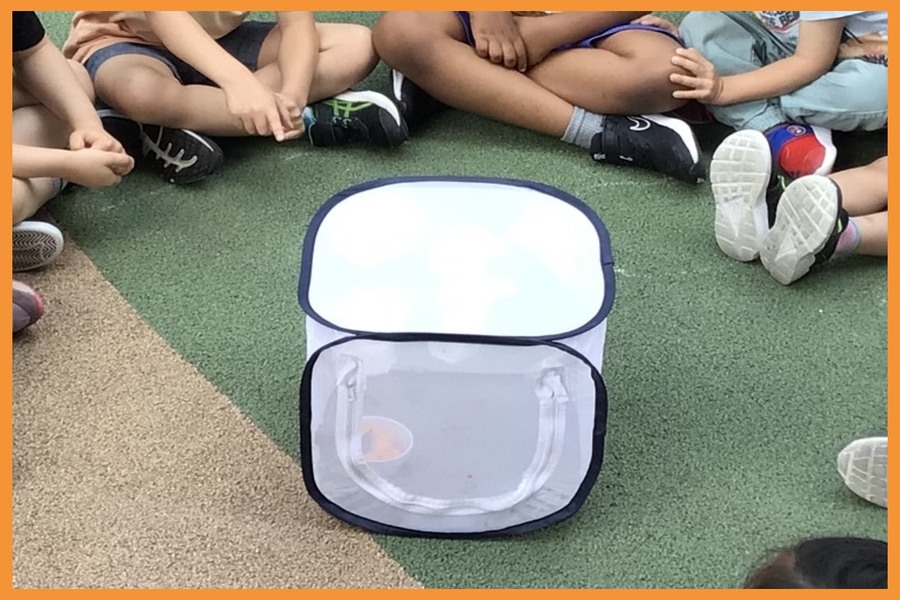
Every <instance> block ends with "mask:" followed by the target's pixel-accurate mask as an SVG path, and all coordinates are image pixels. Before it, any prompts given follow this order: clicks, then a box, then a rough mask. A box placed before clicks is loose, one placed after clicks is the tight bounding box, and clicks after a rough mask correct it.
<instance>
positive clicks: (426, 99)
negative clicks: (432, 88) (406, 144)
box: [390, 69, 450, 129]
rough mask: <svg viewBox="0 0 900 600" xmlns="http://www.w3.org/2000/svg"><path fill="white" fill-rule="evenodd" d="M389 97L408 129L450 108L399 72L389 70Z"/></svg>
mask: <svg viewBox="0 0 900 600" xmlns="http://www.w3.org/2000/svg"><path fill="white" fill-rule="evenodd" d="M390 77H391V95H392V96H393V100H394V102H395V103H396V104H397V106H398V107H400V114H401V115H403V118H404V119H406V124H407V125H408V126H409V128H410V129H413V128H415V127H418V126H419V125H421V124H422V123H424V122H425V121H427V120H428V119H429V118H431V117H432V116H433V115H435V114H437V113H439V112H443V111H445V110H448V109H449V108H450V107H449V106H447V105H446V104H444V103H443V102H441V101H440V100H438V99H437V98H434V97H432V96H430V95H429V94H428V92H426V91H425V90H423V89H422V88H420V87H419V86H418V85H416V84H415V83H413V81H412V80H411V79H409V78H408V77H406V76H405V75H404V74H403V73H401V72H400V71H397V70H396V69H391V72H390Z"/></svg>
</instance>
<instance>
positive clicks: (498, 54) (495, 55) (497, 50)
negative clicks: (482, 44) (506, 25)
mask: <svg viewBox="0 0 900 600" xmlns="http://www.w3.org/2000/svg"><path fill="white" fill-rule="evenodd" d="M488 54H489V55H490V59H491V62H492V63H494V64H495V65H502V64H503V46H502V45H501V44H500V42H498V41H497V40H492V41H491V42H490V44H489V45H488Z"/></svg>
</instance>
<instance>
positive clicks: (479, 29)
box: [469, 11, 528, 72]
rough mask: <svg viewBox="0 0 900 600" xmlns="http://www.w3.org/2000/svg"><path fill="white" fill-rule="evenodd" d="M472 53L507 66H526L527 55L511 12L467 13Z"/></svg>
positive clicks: (526, 67) (523, 69)
mask: <svg viewBox="0 0 900 600" xmlns="http://www.w3.org/2000/svg"><path fill="white" fill-rule="evenodd" d="M469 17H470V18H471V21H472V37H473V38H475V52H477V53H478V56H480V57H481V58H486V59H488V60H490V61H491V62H492V63H494V64H496V65H503V66H504V67H506V68H507V69H518V70H519V71H522V72H524V71H525V70H526V69H528V54H527V52H526V50H525V42H524V41H523V40H522V35H521V34H520V33H519V28H518V26H517V25H516V22H515V20H514V18H513V15H512V13H510V12H494V11H490V12H470V13H469Z"/></svg>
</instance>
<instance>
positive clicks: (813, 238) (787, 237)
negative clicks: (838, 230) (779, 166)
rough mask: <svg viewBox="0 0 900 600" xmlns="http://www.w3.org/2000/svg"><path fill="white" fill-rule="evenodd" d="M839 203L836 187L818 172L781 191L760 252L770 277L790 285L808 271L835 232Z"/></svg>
mask: <svg viewBox="0 0 900 600" xmlns="http://www.w3.org/2000/svg"><path fill="white" fill-rule="evenodd" d="M838 205H839V201H838V191H837V188H836V187H835V185H834V183H833V182H832V181H831V180H830V179H828V178H827V177H822V176H821V175H809V176H807V177H801V178H800V179H798V180H796V181H794V182H793V183H791V184H790V185H789V186H788V187H787V188H786V189H785V190H784V194H782V196H781V201H780V202H779V203H778V210H777V212H776V213H775V224H774V225H773V226H772V230H771V231H769V234H768V235H767V236H766V239H765V243H764V244H763V247H762V249H761V250H760V254H759V258H760V260H761V261H762V264H763V266H764V267H765V268H766V270H767V271H768V272H769V274H770V275H772V277H774V278H775V279H776V280H778V281H779V282H781V283H783V284H784V285H790V284H791V283H793V282H795V281H797V280H798V279H800V278H801V277H803V276H804V275H806V273H808V272H809V269H810V267H812V266H813V264H814V263H815V262H816V254H817V253H818V252H819V251H820V250H821V249H822V248H823V247H825V243H826V242H827V241H828V239H829V238H830V237H831V235H832V233H834V226H835V224H836V223H837V218H838Z"/></svg>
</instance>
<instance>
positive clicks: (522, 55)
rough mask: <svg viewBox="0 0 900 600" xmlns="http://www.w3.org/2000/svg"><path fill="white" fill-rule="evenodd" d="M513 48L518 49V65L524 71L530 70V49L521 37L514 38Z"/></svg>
mask: <svg viewBox="0 0 900 600" xmlns="http://www.w3.org/2000/svg"><path fill="white" fill-rule="evenodd" d="M513 49H515V51H516V59H517V60H516V66H518V68H519V70H520V71H522V72H523V73H524V72H525V71H527V70H528V49H527V48H526V47H525V42H523V41H522V38H521V37H518V36H517V37H516V38H515V39H514V40H513Z"/></svg>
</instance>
